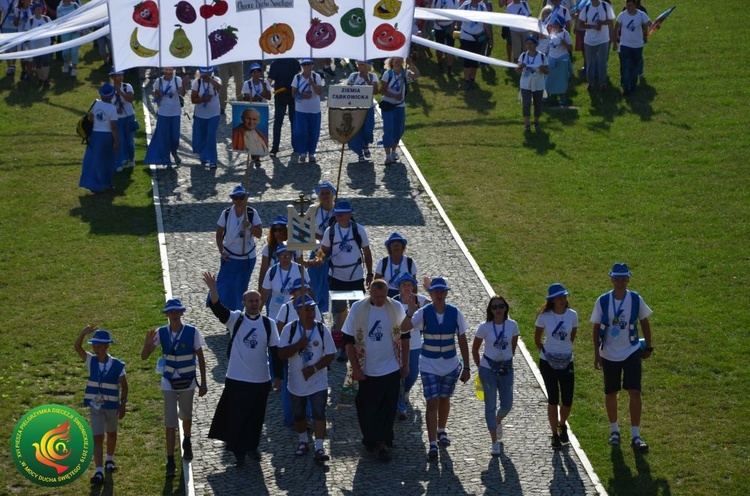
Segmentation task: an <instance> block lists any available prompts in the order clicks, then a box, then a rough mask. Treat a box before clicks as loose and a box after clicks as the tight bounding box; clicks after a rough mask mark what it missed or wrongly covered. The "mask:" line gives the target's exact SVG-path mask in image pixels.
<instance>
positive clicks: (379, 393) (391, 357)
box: [342, 279, 411, 461]
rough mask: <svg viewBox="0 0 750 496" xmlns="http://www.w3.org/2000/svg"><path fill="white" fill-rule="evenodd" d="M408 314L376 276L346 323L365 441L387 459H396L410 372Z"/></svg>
mask: <svg viewBox="0 0 750 496" xmlns="http://www.w3.org/2000/svg"><path fill="white" fill-rule="evenodd" d="M404 315H405V314H404V309H403V307H402V306H401V304H400V303H398V302H395V301H393V300H392V299H390V298H388V283H387V282H385V281H384V280H383V279H376V280H375V281H373V282H372V285H371V286H370V296H368V297H366V298H364V299H362V300H360V301H358V302H356V303H355V304H354V305H353V306H352V309H351V312H349V316H348V317H347V318H346V322H344V328H343V329H342V331H343V332H344V345H345V346H346V354H347V355H348V357H349V363H350V365H351V367H352V379H353V380H355V381H357V382H358V383H359V388H358V390H357V398H356V399H355V405H356V407H357V419H358V420H359V428H360V430H361V431H362V444H364V445H365V447H366V448H367V450H368V451H370V452H376V453H377V455H378V458H379V459H380V460H382V461H388V460H390V459H391V454H390V448H392V447H393V436H394V435H393V423H394V421H395V420H396V404H397V403H398V394H399V390H400V387H401V379H403V378H406V377H408V376H409V340H410V339H411V334H409V333H408V332H406V333H404V332H402V328H401V322H402V321H403V320H404Z"/></svg>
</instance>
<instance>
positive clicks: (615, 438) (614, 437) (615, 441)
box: [609, 432, 620, 446]
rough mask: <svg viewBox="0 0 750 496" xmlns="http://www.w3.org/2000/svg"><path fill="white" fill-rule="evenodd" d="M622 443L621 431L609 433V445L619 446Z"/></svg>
mask: <svg viewBox="0 0 750 496" xmlns="http://www.w3.org/2000/svg"><path fill="white" fill-rule="evenodd" d="M619 444H620V433H619V432H611V433H610V434H609V445H610V446H619Z"/></svg>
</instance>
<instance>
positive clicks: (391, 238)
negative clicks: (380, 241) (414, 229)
mask: <svg viewBox="0 0 750 496" xmlns="http://www.w3.org/2000/svg"><path fill="white" fill-rule="evenodd" d="M394 241H401V242H402V243H403V244H404V248H406V238H404V237H403V236H401V234H399V233H397V232H394V233H393V234H391V235H390V236H389V237H388V239H387V240H386V241H385V247H386V248H388V246H389V245H390V244H391V243H393V242H394Z"/></svg>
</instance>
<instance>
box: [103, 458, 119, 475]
mask: <svg viewBox="0 0 750 496" xmlns="http://www.w3.org/2000/svg"><path fill="white" fill-rule="evenodd" d="M104 470H108V471H110V472H114V471H115V470H117V465H115V461H114V460H107V461H106V462H104Z"/></svg>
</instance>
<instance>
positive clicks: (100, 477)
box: [91, 472, 104, 485]
mask: <svg viewBox="0 0 750 496" xmlns="http://www.w3.org/2000/svg"><path fill="white" fill-rule="evenodd" d="M91 483H92V484H95V485H99V484H104V474H103V473H101V472H97V473H95V474H94V476H93V477H92V478H91Z"/></svg>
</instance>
